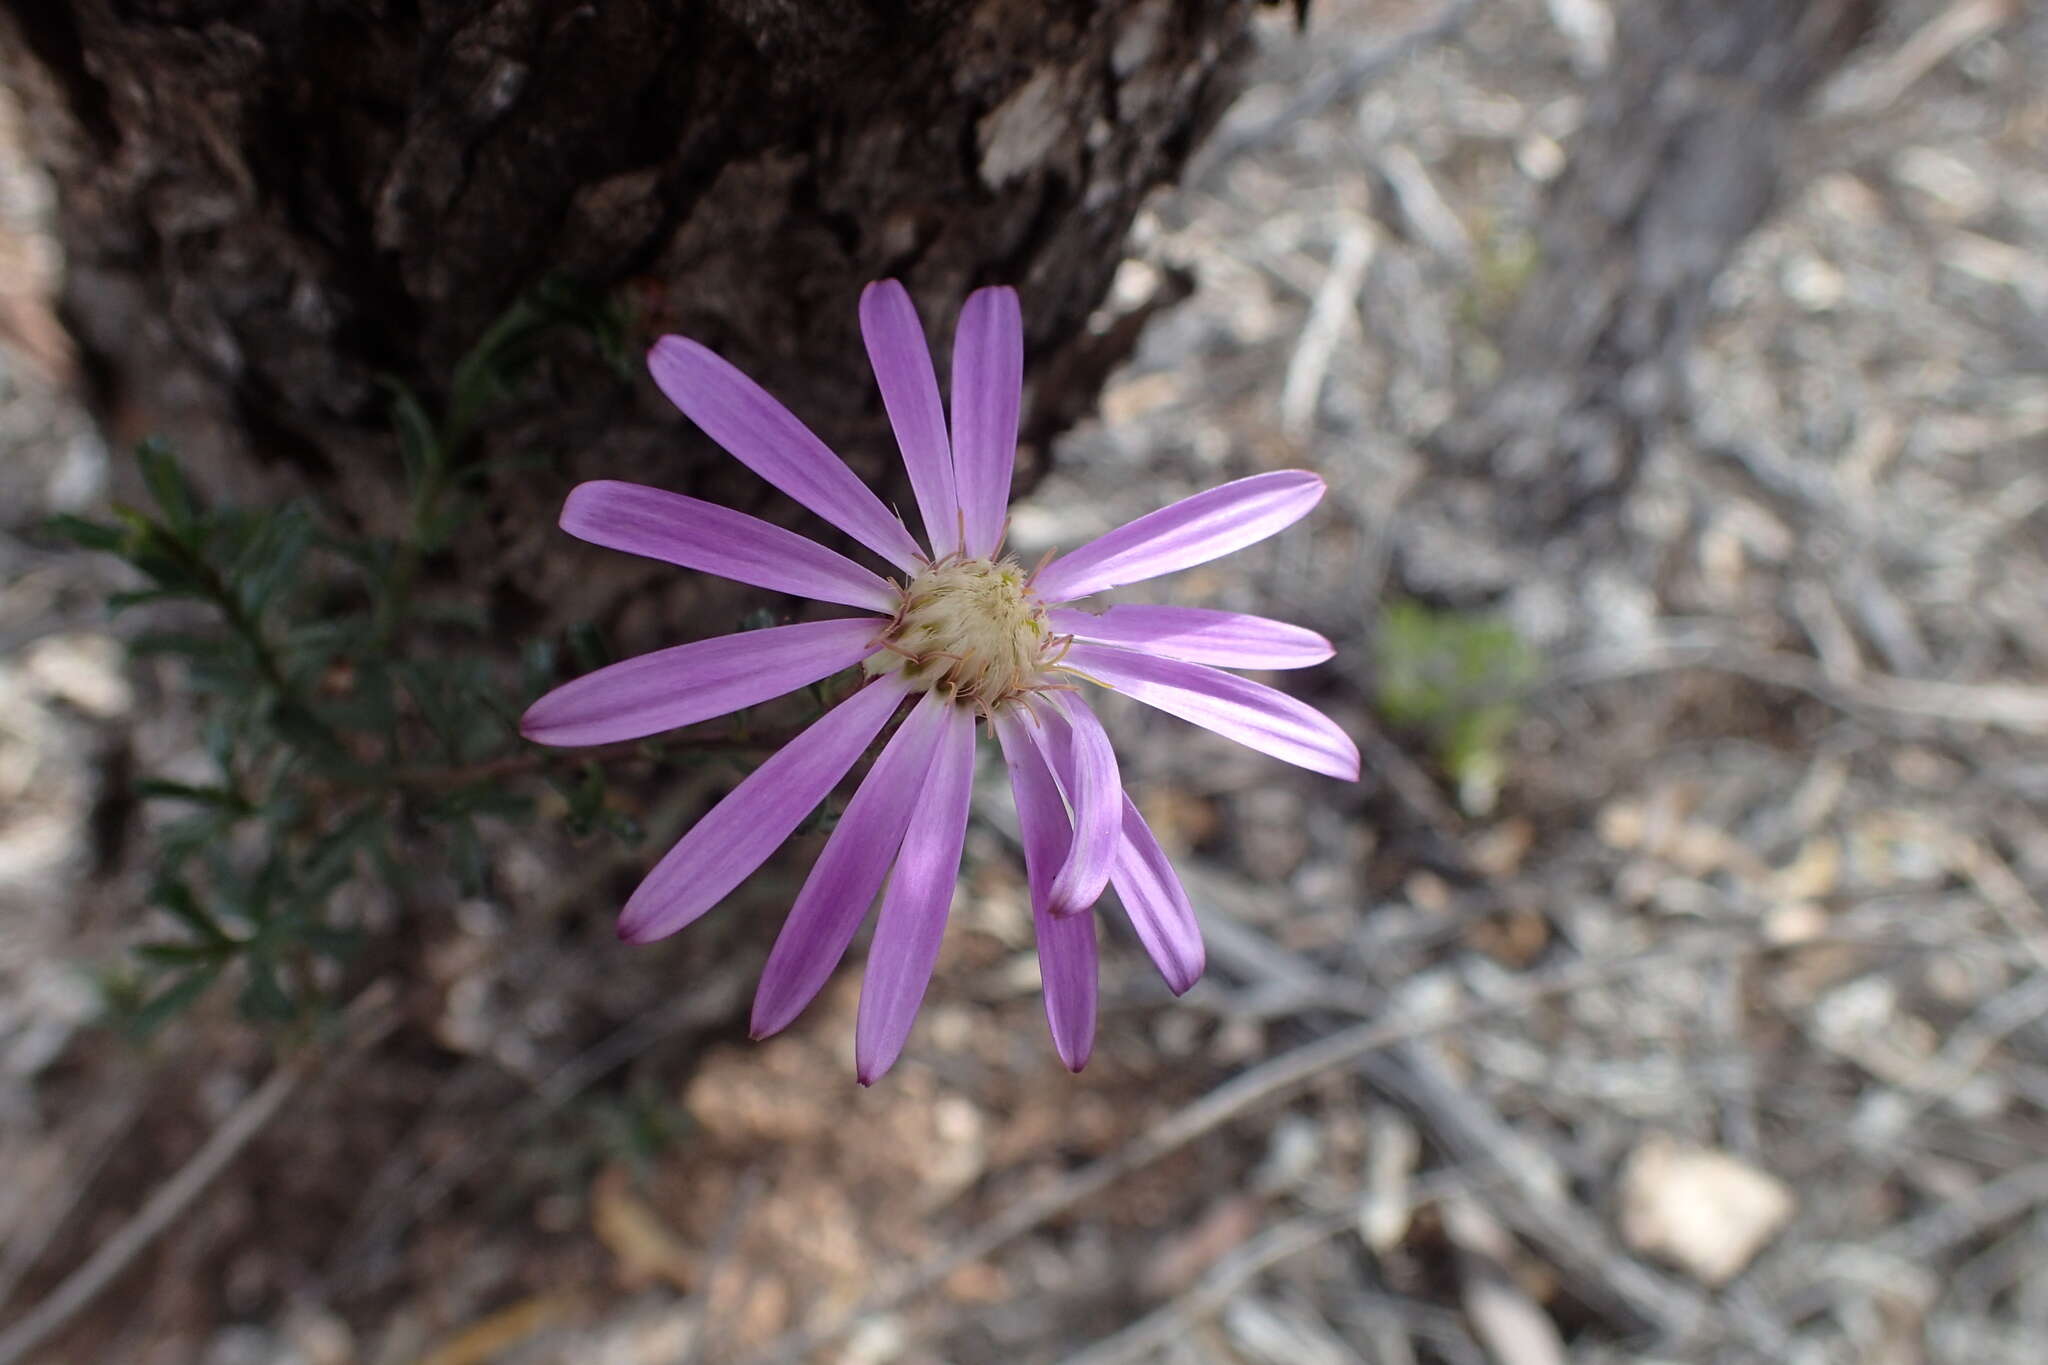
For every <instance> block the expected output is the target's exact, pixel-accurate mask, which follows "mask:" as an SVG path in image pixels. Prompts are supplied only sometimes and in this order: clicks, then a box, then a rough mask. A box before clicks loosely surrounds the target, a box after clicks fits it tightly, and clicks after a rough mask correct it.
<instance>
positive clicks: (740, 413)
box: [647, 336, 923, 571]
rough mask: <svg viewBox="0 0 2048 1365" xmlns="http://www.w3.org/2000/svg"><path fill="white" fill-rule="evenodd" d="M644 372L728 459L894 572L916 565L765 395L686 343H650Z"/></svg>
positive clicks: (905, 545)
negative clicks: (821, 519)
mask: <svg viewBox="0 0 2048 1365" xmlns="http://www.w3.org/2000/svg"><path fill="white" fill-rule="evenodd" d="M647 369H648V371H649V373H651V374H652V375H653V376H654V382H655V383H656V384H658V385H660V386H661V391H662V392H663V393H665V394H667V395H668V398H669V401H670V402H671V403H674V404H675V405H676V406H677V407H678V408H681V409H682V410H683V415H684V416H686V417H688V418H689V419H690V420H691V421H692V422H695V423H696V424H697V425H698V426H700V427H702V428H703V429H704V434H705V435H707V436H709V437H710V438H711V439H712V440H714V441H716V442H718V444H719V445H721V446H723V447H725V449H726V450H727V451H729V452H730V453H731V454H732V456H733V458H734V459H736V460H738V461H739V462H740V463H741V464H743V465H745V466H746V467H747V468H749V469H751V470H753V471H754V472H755V473H756V474H759V475H760V476H761V477H762V478H764V479H766V480H767V481H768V482H769V483H771V484H773V485H775V486H776V487H777V488H779V489H781V490H782V491H783V492H785V493H787V494H788V495H789V496H790V497H792V498H794V499H796V500H797V501H798V502H800V503H802V504H803V505H804V506H805V507H808V508H810V509H811V510H812V511H813V512H816V513H817V514H818V515H819V516H821V517H823V518H824V519H825V520H827V521H829V522H831V523H832V524H833V525H834V526H837V527H838V528H839V529H840V530H842V531H844V532H846V534H848V535H850V536H852V537H853V538H854V539H855V540H857V541H859V542H860V543H861V544H863V545H865V546H867V547H868V548H869V549H870V550H873V551H874V552H875V553H876V554H878V555H880V556H881V557H882V558H884V559H886V560H888V561H889V562H890V563H891V564H894V565H895V566H896V567H897V568H899V569H903V570H905V571H910V570H914V569H915V568H916V567H917V564H918V562H919V561H920V560H921V559H922V558H923V556H922V554H921V553H920V551H919V550H918V548H917V542H916V541H915V540H913V539H911V537H910V532H909V531H907V530H905V529H904V528H903V523H902V522H900V521H898V520H897V519H896V518H895V517H894V516H892V515H890V512H889V509H888V508H887V507H884V506H883V505H882V500H881V499H880V498H878V497H876V496H875V495H874V493H873V492H872V491H870V490H869V488H868V486H867V485H866V484H864V483H862V482H861V481H860V480H859V479H858V478H857V477H855V475H854V472H853V471H852V470H851V469H848V468H847V467H846V465H845V463H844V462H843V461H841V460H840V458H839V457H838V456H837V455H834V454H833V453H832V452H831V450H829V449H828V448H827V447H826V445H825V443H824V442H823V441H821V440H819V439H818V438H817V437H816V436H815V435H813V434H812V433H811V429H810V428H809V427H807V426H805V425H804V424H803V423H802V422H800V421H798V420H797V419H796V416H795V415H794V414H793V413H791V412H790V410H789V409H788V408H785V407H783V406H782V404H780V403H778V402H776V401H775V399H774V398H772V397H770V396H769V394H768V391H767V390H766V389H763V388H762V387H761V386H760V385H759V384H756V383H755V382H754V381H753V380H751V379H749V378H747V377H746V376H745V375H743V374H741V373H740V372H739V371H738V370H737V369H735V368H734V367H733V366H732V365H731V364H730V363H728V362H727V361H725V360H723V359H721V358H720V357H719V356H717V355H715V354H713V353H712V352H711V351H710V350H709V349H708V348H706V347H704V346H701V345H699V344H698V343H696V342H694V341H691V340H689V339H688V338H686V337H675V336H670V337H663V338H662V339H661V340H660V341H657V342H655V343H654V349H653V350H651V351H649V352H648V353H647Z"/></svg>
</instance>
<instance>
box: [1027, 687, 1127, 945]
mask: <svg viewBox="0 0 2048 1365" xmlns="http://www.w3.org/2000/svg"><path fill="white" fill-rule="evenodd" d="M1033 721H1035V722H1036V723H1035V724H1034V723H1033ZM1024 733H1025V734H1026V735H1028V736H1029V737H1030V738H1031V740H1032V742H1033V743H1035V744H1036V745H1037V746H1038V752H1039V754H1040V756H1041V757H1043V759H1044V760H1045V762H1046V765H1047V766H1048V767H1049V768H1050V769H1051V770H1052V774H1053V779H1054V781H1056V782H1057V783H1058V784H1059V789H1060V795H1061V796H1062V797H1064V798H1065V800H1066V804H1067V809H1068V811H1069V812H1071V815H1072V819H1073V831H1074V833H1073V839H1072V842H1071V843H1069V844H1068V846H1067V852H1066V858H1065V859H1064V860H1063V861H1062V862H1061V864H1060V867H1059V870H1058V871H1057V872H1056V873H1054V874H1053V879H1052V885H1051V886H1049V887H1048V888H1047V889H1046V901H1047V903H1048V904H1049V905H1050V906H1051V908H1052V913H1053V914H1055V915H1073V914H1079V913H1080V912H1081V911H1083V910H1086V909H1087V908H1088V907H1089V906H1091V905H1093V904H1095V902H1096V901H1098V900H1100V899H1101V898H1102V888H1103V887H1105V886H1106V885H1108V884H1109V867H1110V863H1111V862H1113V861H1114V860H1115V858H1116V847H1117V840H1118V838H1119V831H1120V830H1121V828H1122V823H1123V816H1122V812H1121V811H1120V809H1119V806H1118V802H1119V801H1120V800H1121V799H1122V796H1123V787H1122V785H1121V782H1120V779H1119V778H1118V776H1117V766H1116V751H1115V750H1114V749H1112V748H1111V747H1110V743H1109V735H1108V734H1107V732H1105V731H1104V730H1103V728H1102V722H1101V721H1099V720H1097V719H1096V718H1095V713H1094V712H1093V711H1091V710H1089V709H1088V707H1087V704H1086V703H1084V702H1081V701H1078V700H1075V699H1074V698H1072V697H1071V696H1065V695H1061V694H1059V693H1049V694H1047V696H1046V698H1045V700H1044V702H1043V703H1042V704H1041V705H1040V706H1039V708H1038V712H1037V714H1036V715H1035V716H1034V717H1032V718H1030V719H1027V720H1026V721H1025V723H1024Z"/></svg>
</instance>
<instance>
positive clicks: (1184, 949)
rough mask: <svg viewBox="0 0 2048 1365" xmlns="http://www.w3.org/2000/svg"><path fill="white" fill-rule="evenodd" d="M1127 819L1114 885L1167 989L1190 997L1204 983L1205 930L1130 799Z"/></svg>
mask: <svg viewBox="0 0 2048 1365" xmlns="http://www.w3.org/2000/svg"><path fill="white" fill-rule="evenodd" d="M1123 814H1124V828H1123V834H1124V837H1123V842H1122V844H1121V845H1120V846H1119V847H1118V848H1117V856H1116V865H1115V866H1114V867H1112V868H1111V869H1110V873H1109V884H1110V885H1111V886H1113V887H1115V888H1116V894H1117V899H1118V900H1120V901H1122V902H1123V903H1124V913H1125V914H1126V915H1128V916H1129V917H1130V921H1131V928H1133V929H1135V930H1136V931H1137V934H1138V942H1140V943H1142V944H1144V945H1145V952H1146V954H1147V955H1148V956H1150V957H1151V959H1152V965H1153V966H1155V967H1157V968H1158V969H1159V975H1160V976H1162V977H1164V978H1165V979H1166V988H1167V989H1168V990H1170V991H1172V992H1173V993H1174V994H1175V995H1184V994H1186V992H1187V990H1188V988H1189V987H1191V986H1193V985H1194V984H1195V982H1197V981H1199V980H1201V978H1202V968H1203V966H1204V965H1205V963H1206V962H1207V955H1206V953H1205V952H1204V950H1203V948H1202V930H1201V926H1200V925H1199V924H1197V923H1196V921H1195V911H1194V907H1193V906H1191V905H1189V904H1188V893H1187V892H1186V890H1185V889H1183V888H1182V886H1181V884H1180V875H1179V874H1178V873H1176V872H1175V871H1174V870H1173V864H1172V863H1171V862H1170V861H1168V859H1167V857H1166V852H1165V850H1164V849H1162V848H1160V847H1159V840H1158V839H1156V838H1155V837H1153V834H1152V827H1151V826H1150V825H1147V824H1146V823H1145V817H1144V816H1142V815H1140V814H1138V807H1137V806H1136V805H1135V804H1134V803H1133V802H1132V801H1131V798H1130V797H1128V796H1126V797H1124V811H1123Z"/></svg>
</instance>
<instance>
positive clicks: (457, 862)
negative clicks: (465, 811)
mask: <svg viewBox="0 0 2048 1365" xmlns="http://www.w3.org/2000/svg"><path fill="white" fill-rule="evenodd" d="M448 862H449V866H450V867H451V868H452V869H453V871H454V873H455V885H456V888H457V889H458V890H460V891H461V892H462V894H463V895H465V896H481V895H483V894H484V892H485V890H486V889H487V886H488V883H489V880H490V866H489V864H488V863H487V862H486V860H485V858H484V845H483V840H481V839H479V838H478V837H477V833H476V824H475V823H474V822H473V821H471V820H470V819H469V818H468V817H467V816H464V817H463V818H462V819H460V820H458V821H456V822H455V823H454V824H453V825H452V826H450V829H449V840H448Z"/></svg>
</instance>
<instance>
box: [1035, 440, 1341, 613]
mask: <svg viewBox="0 0 2048 1365" xmlns="http://www.w3.org/2000/svg"><path fill="white" fill-rule="evenodd" d="M1322 496H1323V481H1322V480H1321V479H1319V478H1317V477H1316V476H1315V475H1314V474H1311V473H1309V472H1308V471H1306V470H1301V469H1281V470H1276V471H1274V472H1273V473H1271V474H1254V475H1252V476H1251V477H1250V478H1248V479H1238V480H1237V481H1236V482H1234V483H1226V484H1222V485H1220V486H1219V487H1216V488H1211V489H1209V490H1207V491H1206V492H1201V493H1197V494H1195V495H1194V496H1193V497H1188V498H1182V499H1181V500H1180V501H1179V502H1176V503H1171V504H1169V505H1167V506H1165V507H1162V508H1160V509H1159V510H1158V511H1157V512H1148V513H1146V514H1145V515H1144V516H1142V517H1139V518H1138V519H1137V520H1136V521H1129V522H1125V523H1124V524H1123V525H1122V526H1119V527H1117V528H1116V529H1115V530H1114V531H1110V532H1107V533H1106V534H1104V535H1101V536H1098V537H1097V538H1095V539H1094V540H1091V541H1089V542H1088V543H1087V544H1086V545H1083V546H1082V547H1081V548H1080V549H1078V550H1075V551H1074V552H1073V553H1072V554H1066V555H1062V556H1060V557H1059V558H1058V559H1055V560H1054V561H1053V562H1052V563H1050V564H1048V565H1046V566H1045V569H1044V570H1043V571H1042V572H1041V573H1039V575H1038V576H1037V577H1036V578H1035V579H1034V580H1033V586H1034V587H1036V588H1037V589H1038V595H1039V596H1040V597H1042V598H1044V599H1045V600H1046V601H1048V602H1071V601H1073V600H1074V599H1075V598H1077V597H1086V596H1087V595H1088V594H1090V593H1094V592H1102V591H1103V590H1105V589H1107V588H1116V587H1121V586H1123V585H1124V584H1126V583H1136V582H1138V581H1140V580H1142V579H1146V578H1157V577H1158V576H1159V575H1161V574H1168V573H1174V572H1176V571H1178V570H1180V569H1186V568H1190V567H1192V566H1194V565H1196V564H1206V563H1208V562H1209V561H1210V560H1212V559H1217V558H1220V557H1221V556H1223V555H1227V554H1229V553H1230V552H1231V551H1233V550H1242V549H1243V548H1244V547H1245V546H1247V545H1253V544H1256V543H1258V542H1259V541H1262V540H1264V539H1265V538H1266V537H1267V536H1270V535H1272V534H1274V533H1275V532H1277V531H1283V530H1285V529H1287V528H1288V527H1289V526H1292V525H1293V524H1294V523H1295V522H1297V521H1299V520H1301V519H1302V518H1303V517H1304V516H1306V515H1308V510H1309V509H1310V508H1311V507H1314V506H1315V505H1316V503H1317V502H1318V501H1319V500H1320V499H1321V498H1322Z"/></svg>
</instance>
